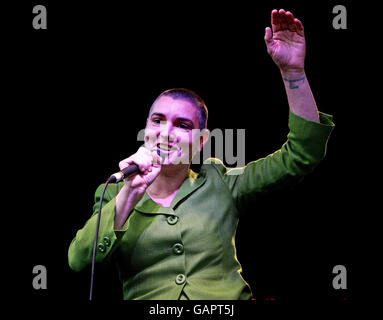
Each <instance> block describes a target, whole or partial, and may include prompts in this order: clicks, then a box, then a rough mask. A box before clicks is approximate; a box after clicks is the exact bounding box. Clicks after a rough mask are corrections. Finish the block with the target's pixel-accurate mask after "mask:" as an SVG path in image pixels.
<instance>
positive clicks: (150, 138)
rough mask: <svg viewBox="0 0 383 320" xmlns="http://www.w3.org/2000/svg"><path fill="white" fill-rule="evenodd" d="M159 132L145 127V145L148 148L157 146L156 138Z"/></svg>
mask: <svg viewBox="0 0 383 320" xmlns="http://www.w3.org/2000/svg"><path fill="white" fill-rule="evenodd" d="M159 134H160V131H159V130H157V128H153V127H146V128H145V144H146V145H148V146H154V145H156V144H157V137H158V135H159Z"/></svg>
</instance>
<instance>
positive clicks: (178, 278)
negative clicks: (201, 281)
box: [176, 273, 186, 284]
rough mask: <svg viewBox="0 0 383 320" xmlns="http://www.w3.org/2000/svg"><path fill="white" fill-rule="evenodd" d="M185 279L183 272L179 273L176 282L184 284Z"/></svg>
mask: <svg viewBox="0 0 383 320" xmlns="http://www.w3.org/2000/svg"><path fill="white" fill-rule="evenodd" d="M185 280H186V277H185V275H183V274H182V273H181V274H179V275H177V277H176V283H177V284H183V283H184V282H185Z"/></svg>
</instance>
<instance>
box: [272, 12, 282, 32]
mask: <svg viewBox="0 0 383 320" xmlns="http://www.w3.org/2000/svg"><path fill="white" fill-rule="evenodd" d="M271 27H272V28H273V33H274V32H278V31H279V30H280V29H281V26H280V20H279V13H278V10H276V9H274V10H273V11H271Z"/></svg>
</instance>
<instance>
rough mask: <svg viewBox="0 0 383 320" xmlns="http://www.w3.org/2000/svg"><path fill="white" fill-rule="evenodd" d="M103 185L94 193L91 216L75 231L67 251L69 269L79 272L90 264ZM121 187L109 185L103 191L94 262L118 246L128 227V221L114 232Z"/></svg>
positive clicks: (106, 255)
mask: <svg viewBox="0 0 383 320" xmlns="http://www.w3.org/2000/svg"><path fill="white" fill-rule="evenodd" d="M103 187H104V184H102V185H100V186H99V187H98V188H97V190H96V192H95V196H94V199H95V202H94V206H93V214H92V216H91V217H90V219H89V220H88V221H87V222H86V223H85V225H84V227H83V228H82V229H80V230H78V231H77V233H76V237H75V238H74V239H73V240H72V242H71V244H70V246H69V251H68V262H69V266H70V267H71V269H73V270H74V271H81V270H82V269H84V268H85V267H86V266H87V265H89V264H91V262H92V254H93V243H94V237H95V234H96V225H97V216H98V208H99V203H100V198H101V192H102V189H103ZM120 189H121V186H120V185H119V184H109V185H108V187H107V188H106V190H105V194H104V199H103V203H102V210H101V219H100V229H99V233H98V241H97V247H96V250H97V251H96V262H101V261H104V260H106V259H107V258H108V257H110V255H111V254H112V252H113V251H114V250H115V249H116V247H117V246H118V243H119V240H120V239H121V237H122V235H123V234H124V233H125V231H126V230H127V228H128V226H129V219H128V220H127V222H126V223H125V225H124V226H123V227H122V229H121V230H114V216H115V212H116V195H117V194H118V192H119V190H120Z"/></svg>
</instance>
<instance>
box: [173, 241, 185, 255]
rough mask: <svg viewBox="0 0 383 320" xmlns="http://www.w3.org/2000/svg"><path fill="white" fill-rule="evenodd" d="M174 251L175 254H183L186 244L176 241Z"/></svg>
mask: <svg viewBox="0 0 383 320" xmlns="http://www.w3.org/2000/svg"><path fill="white" fill-rule="evenodd" d="M173 252H174V253H175V254H182V253H183V252H184V246H183V245H182V244H181V243H176V244H175V245H174V246H173Z"/></svg>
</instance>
